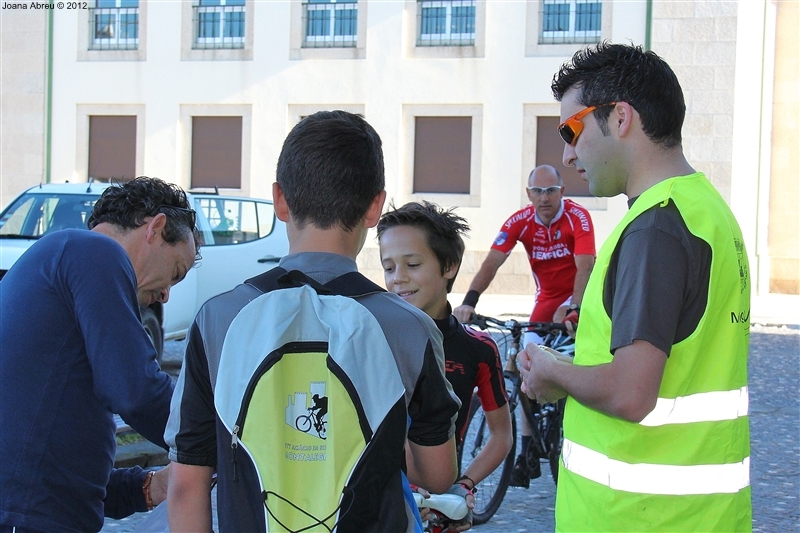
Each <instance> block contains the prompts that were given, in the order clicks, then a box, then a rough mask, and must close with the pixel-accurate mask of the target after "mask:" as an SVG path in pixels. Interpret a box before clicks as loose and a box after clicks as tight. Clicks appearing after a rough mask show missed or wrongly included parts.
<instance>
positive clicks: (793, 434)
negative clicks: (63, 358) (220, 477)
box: [103, 325, 800, 533]
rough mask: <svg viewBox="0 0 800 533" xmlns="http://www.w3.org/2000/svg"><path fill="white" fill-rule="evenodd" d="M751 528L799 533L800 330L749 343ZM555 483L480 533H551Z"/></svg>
mask: <svg viewBox="0 0 800 533" xmlns="http://www.w3.org/2000/svg"><path fill="white" fill-rule="evenodd" d="M182 350H183V342H176V341H171V342H168V343H167V354H166V355H165V368H166V369H167V370H168V371H170V372H173V373H174V372H177V371H178V369H179V367H180V360H181V357H182ZM749 367H750V428H751V454H752V455H751V473H750V475H751V485H752V493H753V531H754V532H760V533H773V532H781V533H784V532H800V385H799V384H800V329H798V328H797V327H796V326H795V327H790V328H787V327H761V326H758V325H756V326H754V327H753V329H752V335H751V343H750V363H749ZM554 506H555V485H554V484H553V480H552V478H551V477H550V473H549V471H548V467H547V466H544V465H543V468H542V477H541V478H539V479H537V480H534V481H532V482H531V487H530V488H529V489H527V490H525V489H521V488H511V489H509V492H508V494H507V495H506V498H505V500H504V501H503V504H502V506H501V507H500V510H499V511H498V513H497V514H496V515H495V516H494V517H493V518H492V519H491V520H490V521H489V522H488V523H487V524H484V525H482V526H476V527H475V528H474V531H476V532H477V533H511V532H520V533H522V532H530V533H539V532H547V531H553V528H554V522H553V512H554ZM145 516H146V514H145V513H141V514H138V515H134V516H132V517H129V518H126V519H123V520H106V524H105V527H104V528H103V531H104V532H112V531H113V532H120V533H125V532H134V531H138V530H137V529H136V525H137V524H138V523H139V522H141V521H142V519H143V518H144V517H145Z"/></svg>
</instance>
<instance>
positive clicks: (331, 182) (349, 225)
mask: <svg viewBox="0 0 800 533" xmlns="http://www.w3.org/2000/svg"><path fill="white" fill-rule="evenodd" d="M277 181H278V185H280V187H281V190H282V191H283V195H284V197H285V198H286V204H287V205H288V206H289V211H290V212H291V214H292V218H293V220H294V222H295V223H296V224H297V225H298V226H299V227H301V228H302V227H303V226H304V225H306V224H308V223H310V224H313V225H314V226H316V227H318V228H320V229H329V228H332V227H334V226H339V227H341V228H343V229H345V230H347V231H351V230H352V229H354V228H355V227H356V225H358V223H359V221H360V220H361V219H362V218H364V215H366V214H367V210H368V209H369V206H370V204H371V203H372V201H373V200H374V199H375V197H376V196H377V195H378V194H379V193H380V192H381V191H382V190H383V188H384V185H385V178H384V169H383V150H382V149H381V138H380V137H379V136H378V133H377V132H376V131H375V130H374V129H373V128H372V126H370V125H369V124H368V123H367V121H366V120H364V119H363V118H362V117H360V116H358V115H354V114H352V113H347V112H345V111H320V112H318V113H314V114H313V115H309V116H307V117H306V118H304V119H303V120H301V121H300V122H299V123H298V124H297V125H296V126H295V127H294V128H292V131H291V132H289V135H288V136H287V137H286V140H285V141H284V143H283V149H282V150H281V154H280V157H278V170H277Z"/></svg>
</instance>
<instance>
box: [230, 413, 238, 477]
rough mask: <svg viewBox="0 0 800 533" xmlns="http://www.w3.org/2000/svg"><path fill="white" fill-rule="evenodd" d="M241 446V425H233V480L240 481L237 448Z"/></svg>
mask: <svg viewBox="0 0 800 533" xmlns="http://www.w3.org/2000/svg"><path fill="white" fill-rule="evenodd" d="M238 447H239V426H233V434H232V435H231V456H232V460H231V463H233V480H234V481H239V476H238V475H237V473H236V448H238Z"/></svg>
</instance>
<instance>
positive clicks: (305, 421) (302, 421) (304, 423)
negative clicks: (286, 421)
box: [294, 415, 312, 433]
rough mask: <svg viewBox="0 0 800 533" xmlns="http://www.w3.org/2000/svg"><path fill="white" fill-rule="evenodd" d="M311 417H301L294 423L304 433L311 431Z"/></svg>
mask: <svg viewBox="0 0 800 533" xmlns="http://www.w3.org/2000/svg"><path fill="white" fill-rule="evenodd" d="M311 424H312V422H311V415H300V416H298V417H297V418H296V419H295V421H294V427H296V428H297V429H298V430H300V431H302V432H303V433H308V432H309V431H311Z"/></svg>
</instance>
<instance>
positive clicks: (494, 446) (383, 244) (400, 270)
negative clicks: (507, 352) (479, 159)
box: [378, 202, 512, 531]
mask: <svg viewBox="0 0 800 533" xmlns="http://www.w3.org/2000/svg"><path fill="white" fill-rule="evenodd" d="M468 229H469V228H468V226H467V224H466V221H465V220H464V219H463V218H461V217H459V216H457V215H455V214H454V213H453V212H452V211H445V210H443V209H441V208H440V207H438V206H436V205H435V204H431V203H428V202H423V203H421V204H419V203H414V202H412V203H409V204H406V205H404V206H403V207H400V208H399V209H394V210H392V211H389V212H387V213H385V214H384V215H383V216H382V217H381V220H380V222H379V223H378V239H379V241H380V252H381V262H382V264H383V269H384V279H385V281H386V288H387V289H388V290H389V291H390V292H393V293H395V294H397V295H398V296H400V297H401V298H402V299H403V300H405V301H407V302H408V303H410V304H412V305H414V306H415V307H418V308H419V309H422V310H423V311H425V313H426V314H428V316H430V317H431V318H433V320H434V322H435V323H436V325H437V326H438V327H439V329H440V330H441V332H442V336H443V346H444V357H445V370H446V374H445V376H446V377H447V380H448V381H449V382H450V384H451V385H452V387H453V392H454V393H455V394H456V396H458V398H459V399H460V400H461V410H460V411H459V413H458V419H457V420H456V435H457V436H458V437H457V438H458V441H459V442H460V441H461V440H462V439H463V438H464V432H465V429H466V426H467V417H468V415H469V409H470V405H471V403H472V395H473V392H474V390H475V388H476V387H477V389H478V398H479V400H480V402H481V407H482V408H483V410H484V412H485V413H486V421H487V423H488V425H489V432H490V437H489V440H488V441H487V442H486V445H485V446H484V447H483V449H482V450H481V452H480V453H479V454H478V456H477V457H476V458H475V459H474V460H473V461H472V462H471V463H470V465H469V466H468V467H467V469H466V470H465V471H463V472H461V473H460V474H461V477H460V478H459V480H458V483H457V484H463V485H464V486H465V488H468V489H473V488H474V487H475V484H476V483H480V482H481V480H483V479H484V478H485V477H486V476H487V475H489V474H490V473H492V472H493V471H494V470H495V469H496V468H497V466H499V465H500V463H502V462H503V459H504V458H505V457H506V456H507V455H508V452H509V450H510V449H511V445H512V435H511V415H510V413H509V410H508V402H507V397H506V391H505V383H504V381H503V370H502V367H501V364H500V357H499V355H498V352H497V345H496V344H495V342H494V340H492V338H491V336H489V335H488V334H486V333H483V332H478V331H475V330H473V329H472V328H469V327H466V326H464V325H462V324H460V323H459V322H458V320H456V318H455V317H454V316H453V315H452V314H451V309H450V304H449V303H448V302H447V294H448V292H450V289H452V287H453V283H454V282H455V277H456V274H457V273H458V269H459V266H460V265H461V258H462V256H463V254H464V241H463V240H462V238H461V234H462V233H464V232H466V231H467V230H468ZM468 525H469V524H466V523H465V524H462V525H460V526H458V527H456V528H455V529H451V530H454V531H463V530H464V529H466V528H467V527H468Z"/></svg>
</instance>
